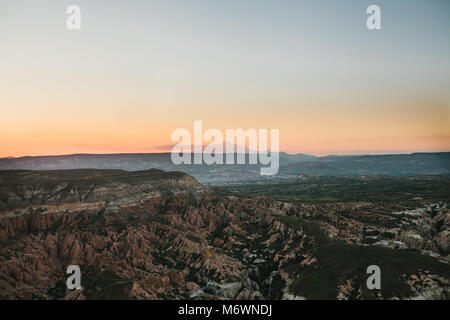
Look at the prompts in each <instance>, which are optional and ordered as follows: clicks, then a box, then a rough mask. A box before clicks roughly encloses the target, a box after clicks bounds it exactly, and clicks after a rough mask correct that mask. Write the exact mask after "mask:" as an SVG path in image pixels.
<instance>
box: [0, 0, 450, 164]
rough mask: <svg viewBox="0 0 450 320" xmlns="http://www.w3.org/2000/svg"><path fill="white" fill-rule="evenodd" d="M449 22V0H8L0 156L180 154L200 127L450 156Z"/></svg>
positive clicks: (0, 6)
mask: <svg viewBox="0 0 450 320" xmlns="http://www.w3.org/2000/svg"><path fill="white" fill-rule="evenodd" d="M70 4H76V5H79V6H80V7H81V13H82V29H81V30H80V31H69V30H68V29H67V28H66V18H67V14H66V8H67V6H68V5H70ZM371 4H378V5H379V6H380V7H381V15H382V28H383V29H382V30H374V31H370V30H368V29H367V27H366V18H367V14H366V8H367V7H368V6H369V5H371ZM449 31H450V1H448V0H442V1H438V0H420V1H419V0H417V1H416V0H403V1H400V0H398V1H385V0H371V1H364V0H348V1H344V0H341V1H317V0H314V1H313V0H311V1H300V0H295V1H289V0H283V1H275V0H273V1H265V0H241V1H234V0H227V1H224V0H220V1H219V0H217V1H207V0H196V1H187V0H185V1H175V0H170V1H162V0H161V1H136V0H128V1H113V0H95V1H92V0H70V1H64V0H53V1H51V0H40V1H35V0H29V1H22V0H14V1H7V0H0V111H1V116H0V157H7V156H25V155H55V154H71V153H123V152H163V151H170V145H171V144H173V142H171V141H170V135H171V133H172V131H173V130H175V129H177V128H186V129H189V130H193V122H194V120H202V121H203V125H204V128H205V129H207V128H218V129H221V130H224V131H225V129H226V128H243V129H248V128H278V129H279V130H280V148H281V150H283V151H286V152H291V153H298V152H301V153H310V154H316V155H324V154H361V153H400V152H405V153H406V152H415V151H450V34H449Z"/></svg>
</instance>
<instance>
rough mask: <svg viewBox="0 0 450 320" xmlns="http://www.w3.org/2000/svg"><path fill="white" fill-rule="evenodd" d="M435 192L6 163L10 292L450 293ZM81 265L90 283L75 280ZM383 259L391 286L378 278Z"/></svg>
mask: <svg viewBox="0 0 450 320" xmlns="http://www.w3.org/2000/svg"><path fill="white" fill-rule="evenodd" d="M412 196H413V197H414V196H417V195H412ZM426 202H427V201H425V202H423V203H422V202H420V204H421V205H420V206H419V207H418V208H410V207H409V206H403V205H399V204H393V203H389V202H386V201H383V202H382V203H375V202H364V201H346V202H342V201H332V202H317V203H316V202H314V203H306V202H299V201H280V200H276V199H275V197H264V196H258V197H255V196H248V195H243V194H236V192H225V191H223V190H213V189H209V188H205V187H203V186H202V185H201V184H199V183H198V182H197V181H196V180H195V179H194V178H192V177H190V176H188V175H186V174H184V173H181V172H163V171H160V170H148V171H141V172H126V171H121V170H68V171H37V172H36V171H3V172H0V212H1V213H0V299H448V298H449V295H448V289H449V285H450V283H449V279H450V266H449V264H448V263H449V243H450V239H449V233H450V214H449V211H448V207H447V204H446V203H445V202H442V201H441V202H436V203H426ZM72 264H76V265H79V266H80V268H81V272H82V279H81V284H82V289H81V290H73V291H70V290H68V289H67V288H66V283H65V282H66V279H67V275H66V274H65V270H66V268H67V266H68V265H72ZM372 264H376V265H379V266H380V268H381V270H382V288H381V290H369V289H367V287H366V279H367V277H368V275H367V274H366V268H367V266H369V265H372Z"/></svg>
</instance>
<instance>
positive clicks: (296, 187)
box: [217, 176, 450, 205]
mask: <svg viewBox="0 0 450 320" xmlns="http://www.w3.org/2000/svg"><path fill="white" fill-rule="evenodd" d="M217 189H218V190H220V191H223V192H228V193H230V194H233V195H235V196H236V195H239V194H240V195H242V196H260V197H268V198H270V199H274V200H280V201H298V202H304V203H305V202H306V203H320V202H358V201H365V202H396V203H399V202H403V203H410V204H411V205H414V204H418V203H420V202H421V201H427V200H429V201H446V202H448V201H449V200H450V191H449V190H450V178H449V177H444V176H423V177H410V178H399V177H315V178H307V179H298V180H291V181H284V182H271V183H255V184H246V185H236V186H227V187H221V188H217Z"/></svg>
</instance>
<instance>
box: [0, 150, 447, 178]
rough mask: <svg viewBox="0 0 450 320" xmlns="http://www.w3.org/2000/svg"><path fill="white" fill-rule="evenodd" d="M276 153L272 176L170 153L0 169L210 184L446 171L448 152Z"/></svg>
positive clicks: (38, 160)
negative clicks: (149, 174)
mask: <svg viewBox="0 0 450 320" xmlns="http://www.w3.org/2000/svg"><path fill="white" fill-rule="evenodd" d="M235 156H236V155H235ZM246 156H248V155H246ZM279 158H280V169H279V172H278V174H277V175H275V176H261V175H260V174H259V168H260V165H248V164H247V165H238V164H234V165H229V164H224V165H206V164H202V165H194V164H192V165H185V164H183V165H174V164H173V163H172V160H171V157H170V153H143V154H74V155H63V156H38V157H20V158H0V170H61V169H85V168H90V169H121V170H127V171H138V170H148V169H151V168H155V169H161V170H165V171H183V172H186V173H188V174H189V175H192V176H193V177H195V178H196V179H197V180H198V181H199V182H201V183H205V184H211V185H221V184H229V183H243V182H252V181H261V180H280V179H293V178H296V177H299V176H367V175H385V176H414V175H449V174H450V152H441V153H413V154H395V155H394V154H388V155H356V156H335V155H332V156H325V157H316V156H312V155H306V154H288V153H284V152H281V153H280V157H279Z"/></svg>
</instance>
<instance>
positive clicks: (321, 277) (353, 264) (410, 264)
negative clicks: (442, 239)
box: [289, 243, 450, 299]
mask: <svg viewBox="0 0 450 320" xmlns="http://www.w3.org/2000/svg"><path fill="white" fill-rule="evenodd" d="M312 254H313V255H314V256H315V257H316V258H317V263H313V264H311V265H309V266H306V267H305V266H300V265H292V266H290V267H289V269H290V270H292V271H295V272H296V273H297V275H298V277H297V279H296V280H295V281H294V283H293V284H292V286H291V290H292V291H293V293H294V294H296V295H299V296H304V297H306V298H308V299H336V296H337V293H338V289H337V287H338V286H339V285H342V284H344V283H345V281H346V280H347V279H348V280H353V281H354V284H355V286H356V287H357V288H361V290H362V295H363V298H364V299H374V298H376V296H375V294H376V292H377V291H378V290H369V289H367V286H366V281H367V278H368V277H369V275H368V274H367V273H366V269H367V267H368V266H370V265H378V266H379V267H380V269H381V293H382V295H383V297H384V298H392V297H395V296H397V297H408V296H411V292H410V290H409V288H408V287H407V285H406V284H405V283H404V282H402V281H401V278H400V277H401V275H402V274H406V275H411V274H418V272H420V271H422V272H423V271H425V270H428V271H430V273H431V274H439V275H441V276H444V277H445V278H447V279H448V278H450V267H449V266H448V265H447V264H445V263H441V262H439V261H438V260H436V259H434V258H432V257H429V256H425V255H421V254H420V253H418V252H415V251H413V250H395V249H390V248H385V247H378V246H352V245H347V244H343V243H331V244H328V245H325V246H320V247H316V248H314V249H313V250H312Z"/></svg>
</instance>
